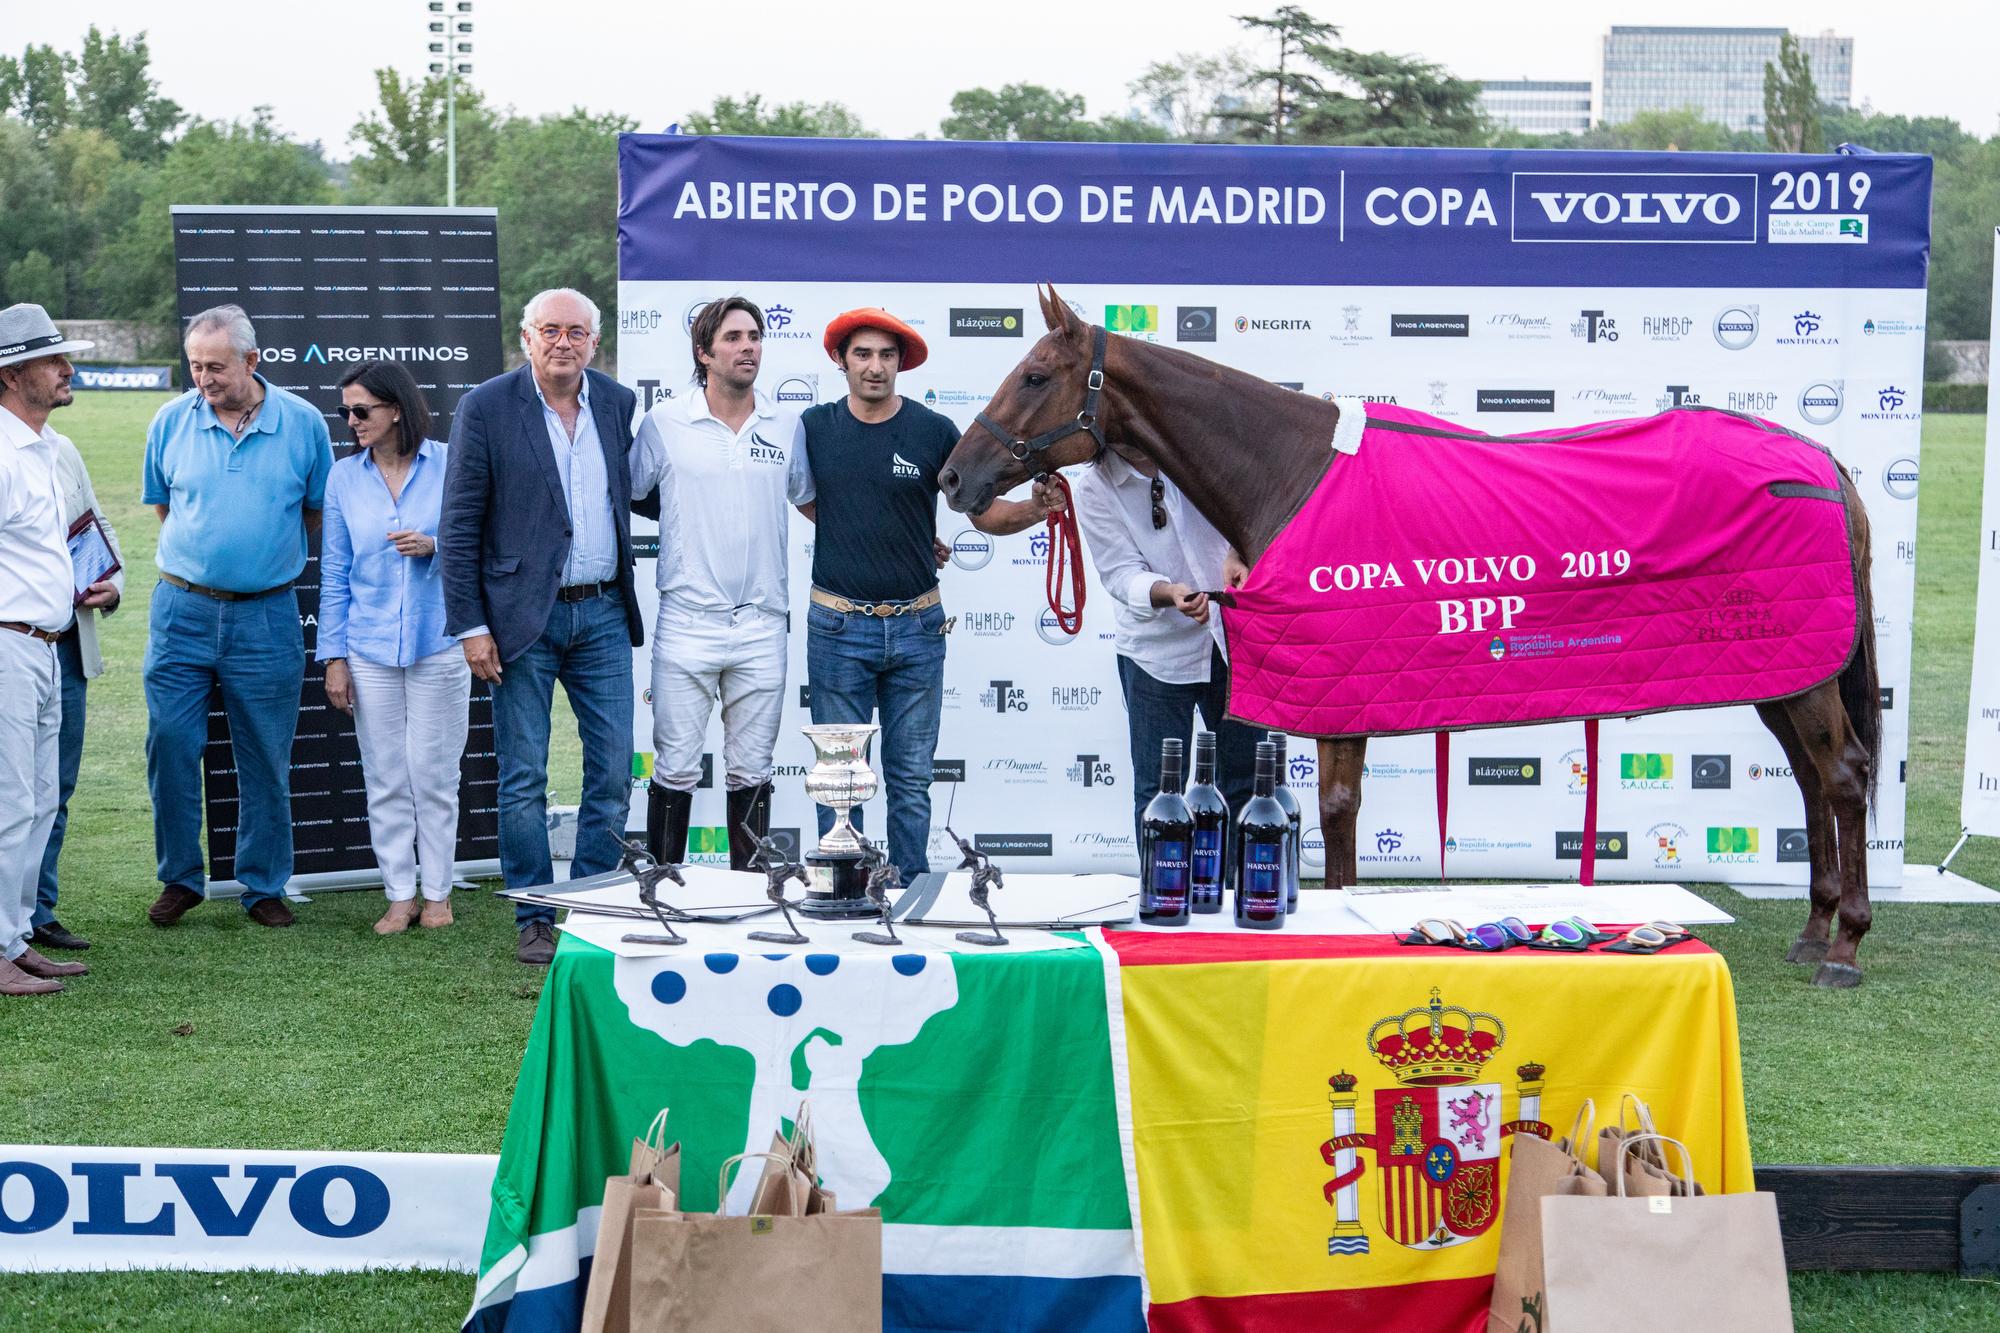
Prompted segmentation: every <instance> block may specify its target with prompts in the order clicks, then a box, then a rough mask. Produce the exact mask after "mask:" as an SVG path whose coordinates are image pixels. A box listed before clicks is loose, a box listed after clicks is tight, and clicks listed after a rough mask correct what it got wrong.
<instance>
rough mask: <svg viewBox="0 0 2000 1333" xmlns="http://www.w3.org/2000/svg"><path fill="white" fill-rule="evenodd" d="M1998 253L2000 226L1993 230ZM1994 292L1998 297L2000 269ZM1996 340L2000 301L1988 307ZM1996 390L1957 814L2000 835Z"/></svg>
mask: <svg viewBox="0 0 2000 1333" xmlns="http://www.w3.org/2000/svg"><path fill="white" fill-rule="evenodd" d="M1993 253H1994V254H1995V255H1996V256H2000V228H1996V229H1995V230H1994V233H1993ZM1993 290H1994V293H1995V295H1996V297H2000V269H1995V270H1994V277H1993ZM1993 334H1994V337H1995V338H1996V339H2000V300H1996V301H1995V303H1994V306H1993ZM1996 412H2000V389H1996V388H1995V386H1994V385H1993V384H1992V383H1990V382H1989V383H1988V384H1987V386H1986V489H1985V491H1984V492H1983V493H1982V495H1981V498H1980V507H1979V604H1978V605H1979V609H1978V612H1977V620H1976V621H1975V623H1974V628H1973V635H1972V695H1971V700H1970V703H1969V706H1968V708H1967V710H1966V719H1965V778H1964V782H1965V787H1964V790H1963V792H1962V793H1961V794H1960V796H1959V800H1958V817H1959V820H1960V822H1961V823H1963V824H1964V826H1965V828H1966V830H1967V831H1968V832H1971V833H1978V834H1982V835H1984V836H1985V837H1989V838H2000V425H1996V423H1995V417H1994V414H1995V413H1996Z"/></svg>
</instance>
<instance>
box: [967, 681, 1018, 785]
mask: <svg viewBox="0 0 2000 1333" xmlns="http://www.w3.org/2000/svg"><path fill="white" fill-rule="evenodd" d="M987 684H988V686H989V688H987V689H984V690H981V691H980V692H979V704H980V707H982V708H990V709H992V710H993V711H994V712H996V713H998V714H1000V715H1001V716H1002V717H1005V716H1006V715H1007V714H1008V713H1025V712H1027V711H1028V692H1027V690H1025V689H1023V688H1021V687H1020V686H1017V685H1015V684H1014V682H1013V681H1011V680H995V681H989V682H987ZM994 762H995V761H988V763H987V765H986V766H987V767H988V768H991V767H993V763H994Z"/></svg>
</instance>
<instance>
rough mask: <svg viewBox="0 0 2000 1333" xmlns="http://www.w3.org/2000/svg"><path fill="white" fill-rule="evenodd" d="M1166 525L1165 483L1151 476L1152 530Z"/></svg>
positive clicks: (1157, 529)
mask: <svg viewBox="0 0 2000 1333" xmlns="http://www.w3.org/2000/svg"><path fill="white" fill-rule="evenodd" d="M1165 526H1167V483H1166V482H1165V481H1163V480H1161V479H1160V478H1158V477H1155V478H1153V530H1154V531H1155V532H1157V531H1159V530H1160V529H1161V528H1164V527H1165Z"/></svg>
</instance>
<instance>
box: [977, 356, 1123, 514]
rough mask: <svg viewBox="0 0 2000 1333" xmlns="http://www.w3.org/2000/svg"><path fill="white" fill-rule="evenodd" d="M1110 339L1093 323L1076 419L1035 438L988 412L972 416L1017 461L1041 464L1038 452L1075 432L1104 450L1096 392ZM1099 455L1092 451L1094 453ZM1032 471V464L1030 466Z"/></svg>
mask: <svg viewBox="0 0 2000 1333" xmlns="http://www.w3.org/2000/svg"><path fill="white" fill-rule="evenodd" d="M1106 342H1107V339H1106V337H1105V332H1104V327H1103V326H1102V325H1099V324H1093V325H1091V328H1090V378H1089V379H1087V380H1085V381H1084V388H1085V393H1084V398H1083V410H1082V411H1081V412H1078V413H1077V414H1076V420H1074V421H1065V422H1064V423H1063V424H1062V425H1060V426H1057V427H1056V428H1055V429H1054V430H1045V431H1043V432H1042V433H1041V434H1040V435H1037V436H1036V437H1035V438H1034V439H1032V440H1024V439H1022V438H1021V437H1020V436H1019V435H1016V434H1015V433H1014V432H1013V431H1011V430H1008V429H1007V428H1006V427H1005V426H1003V425H1001V424H1000V423H999V422H997V421H995V420H994V419H993V418H992V417H989V416H987V415H986V414H985V413H984V412H981V413H979V414H978V415H976V416H974V417H973V418H972V419H973V420H974V421H976V422H978V423H979V424H980V425H982V426H984V427H985V428H986V429H987V431H989V432H990V433H991V434H992V436H993V438H994V439H996V440H999V441H1000V442H1001V443H1003V444H1005V445H1006V446H1007V452H1008V453H1010V454H1012V455H1013V456H1014V459H1015V461H1016V462H1019V463H1022V464H1030V462H1031V460H1032V461H1033V465H1034V466H1039V465H1040V460H1038V459H1036V458H1035V455H1037V454H1041V453H1045V452H1047V450H1048V449H1049V448H1050V447H1051V446H1052V445H1054V444H1056V443H1058V442H1059V441H1062V440H1067V439H1068V438H1069V437H1070V436H1072V435H1088V436H1090V438H1091V439H1093V440H1096V441H1097V452H1098V453H1100V454H1101V453H1103V452H1104V451H1105V449H1106V448H1107V447H1108V446H1107V445H1106V444H1105V442H1104V423H1102V422H1101V421H1099V420H1098V419H1097V396H1098V395H1099V394H1100V393H1102V392H1103V391H1104V348H1105V344H1106ZM1095 456H1096V455H1092V457H1095ZM1030 470H1031V471H1032V470H1033V468H1032V466H1031V467H1030ZM1048 474H1049V469H1048V468H1046V467H1044V468H1042V470H1041V471H1040V472H1039V473H1036V474H1035V475H1036V477H1037V478H1040V477H1046V476H1047V475H1048Z"/></svg>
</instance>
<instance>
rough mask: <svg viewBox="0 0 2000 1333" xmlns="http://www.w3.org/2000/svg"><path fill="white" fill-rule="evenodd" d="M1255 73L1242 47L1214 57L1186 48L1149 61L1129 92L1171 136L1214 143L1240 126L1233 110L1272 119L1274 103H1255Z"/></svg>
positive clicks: (1127, 90)
mask: <svg viewBox="0 0 2000 1333" xmlns="http://www.w3.org/2000/svg"><path fill="white" fill-rule="evenodd" d="M1251 74H1252V71H1251V68H1250V61H1249V59H1248V57H1246V56H1245V55H1244V54H1243V53H1242V52H1241V51H1237V50H1233V49H1232V50H1228V51H1223V52H1221V53H1220V54H1217V55H1212V56H1210V55H1202V54H1201V53H1199V52H1194V51H1183V52H1181V53H1180V54H1179V55H1177V56H1175V57H1174V58H1173V59H1172V60H1156V61H1154V62H1153V63H1152V64H1151V65H1148V66H1147V67H1146V72H1145V73H1143V74H1141V75H1140V76H1139V77H1138V78H1136V79H1134V80H1132V82H1131V83H1129V84H1127V85H1126V92H1127V93H1128V94H1129V95H1130V96H1131V97H1132V99H1133V100H1134V101H1136V102H1137V103H1138V105H1139V108H1140V109H1141V110H1142V111H1144V112H1145V113H1146V114H1147V115H1149V116H1151V117H1152V119H1153V121H1154V123H1156V124H1158V125H1159V126H1161V127H1162V128H1164V129H1165V130H1166V132H1167V135H1168V137H1169V138H1173V139H1179V140H1183V141H1187V142H1193V143H1208V142H1214V141H1216V140H1220V139H1226V138H1228V137H1229V135H1230V133H1231V131H1232V130H1233V129H1234V127H1235V122H1233V121H1231V120H1230V119H1228V118H1227V117H1228V115H1229V113H1231V112H1235V113H1238V114H1242V113H1246V112H1247V113H1252V114H1255V115H1258V116H1261V117H1264V118H1266V119H1268V118H1269V116H1270V114H1271V113H1270V110H1269V109H1268V108H1263V107H1252V106H1251V105H1250V104H1249V98H1248V95H1247V93H1248V89H1249V87H1250V79H1251Z"/></svg>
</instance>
